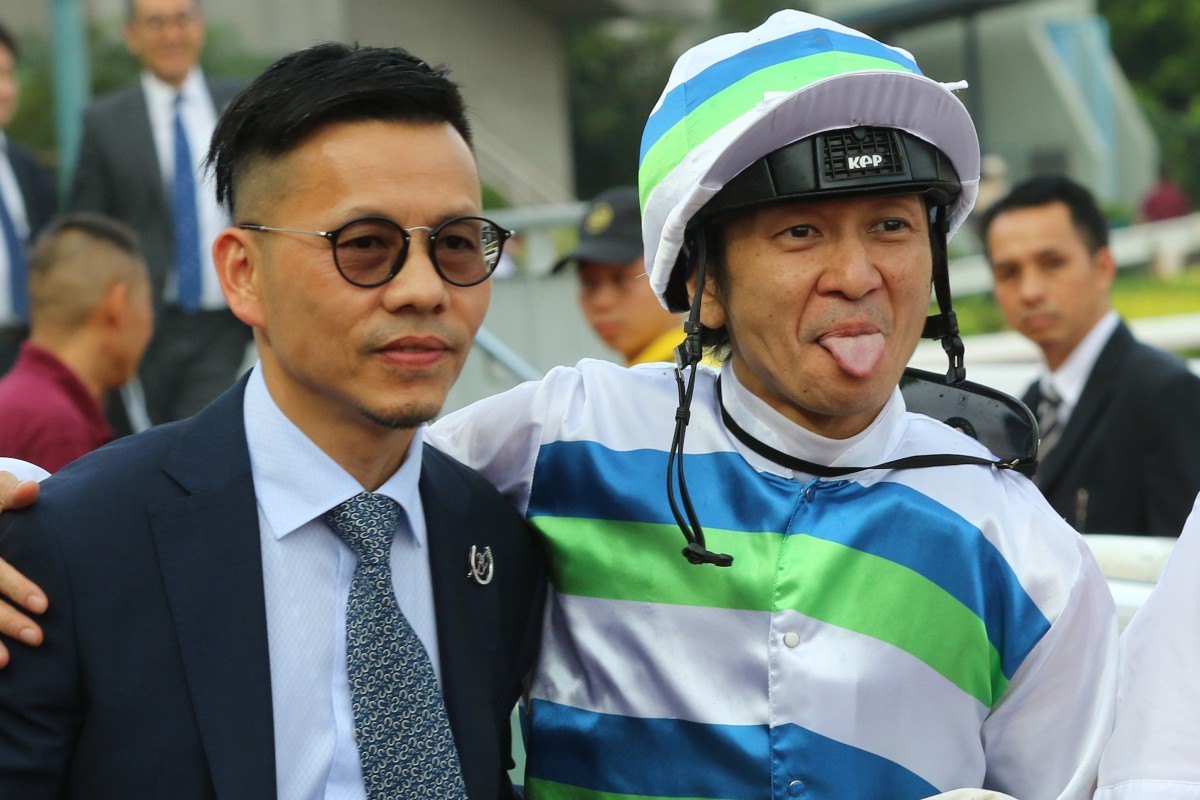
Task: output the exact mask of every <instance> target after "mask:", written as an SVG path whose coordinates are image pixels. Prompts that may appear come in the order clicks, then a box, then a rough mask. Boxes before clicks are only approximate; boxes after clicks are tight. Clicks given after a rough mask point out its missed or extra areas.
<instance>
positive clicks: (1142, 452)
mask: <svg viewBox="0 0 1200 800" xmlns="http://www.w3.org/2000/svg"><path fill="white" fill-rule="evenodd" d="M982 230H983V233H984V237H985V241H986V244H987V254H988V258H989V260H990V261H991V265H992V277H993V280H994V291H995V296H996V302H997V303H998V304H999V305H1000V308H1001V309H1002V310H1003V311H1004V315H1005V317H1007V319H1008V322H1009V324H1011V325H1012V326H1013V327H1014V328H1016V329H1017V330H1018V331H1020V332H1021V333H1022V334H1024V335H1025V336H1026V337H1028V338H1029V339H1030V340H1032V341H1033V342H1034V343H1035V344H1037V346H1038V348H1039V349H1040V350H1041V352H1042V357H1043V359H1044V364H1043V374H1042V376H1041V377H1040V378H1039V379H1038V380H1037V381H1036V382H1035V383H1034V384H1033V385H1032V386H1030V387H1029V390H1028V391H1027V392H1026V394H1025V397H1024V401H1025V403H1026V405H1028V406H1029V407H1030V408H1032V409H1033V410H1034V411H1035V413H1037V415H1038V420H1039V427H1040V428H1041V437H1042V441H1041V448H1040V450H1041V452H1040V454H1039V457H1038V460H1039V462H1040V463H1039V465H1038V469H1037V474H1036V475H1035V477H1034V482H1035V483H1037V485H1038V487H1039V488H1040V489H1041V490H1042V493H1043V494H1044V495H1045V496H1046V498H1047V499H1048V500H1049V501H1050V504H1051V505H1052V506H1054V509H1055V510H1056V511H1058V513H1060V514H1062V515H1063V516H1064V517H1065V518H1066V520H1067V521H1068V522H1070V523H1071V524H1072V525H1074V526H1075V528H1076V529H1077V530H1079V531H1081V532H1096V533H1126V534H1130V533H1132V534H1149V535H1157V536H1178V535H1179V531H1180V530H1181V529H1182V528H1183V522H1184V520H1185V519H1186V518H1187V515H1188V512H1189V511H1190V510H1191V508H1192V503H1193V501H1194V500H1195V498H1196V494H1197V492H1198V491H1200V378H1197V377H1196V376H1195V375H1193V374H1192V373H1191V372H1189V371H1188V367H1187V364H1186V363H1184V362H1183V361H1182V360H1180V359H1179V358H1176V357H1175V356H1173V355H1171V354H1168V353H1164V352H1162V351H1161V350H1156V349H1155V348H1153V347H1150V346H1148V345H1145V344H1142V343H1140V342H1138V341H1136V340H1135V339H1134V338H1133V334H1132V333H1130V331H1129V328H1128V327H1126V325H1125V324H1124V323H1123V322H1122V321H1121V320H1120V318H1119V317H1118V316H1117V314H1116V312H1115V311H1113V310H1112V309H1111V307H1110V305H1109V289H1110V287H1111V286H1112V282H1113V278H1114V276H1115V274H1116V263H1115V261H1114V260H1113V256H1112V252H1111V251H1110V250H1109V247H1108V227H1107V225H1106V222H1105V219H1104V215H1103V214H1102V213H1101V211H1100V209H1099V207H1098V206H1097V205H1096V202H1095V199H1094V198H1093V197H1092V195H1091V193H1090V192H1088V190H1087V189H1085V188H1084V187H1082V186H1080V185H1079V184H1077V183H1075V182H1073V181H1071V180H1069V179H1067V178H1062V177H1040V178H1034V179H1032V180H1029V181H1027V182H1025V183H1023V184H1021V185H1019V186H1017V187H1015V188H1014V189H1013V190H1012V191H1011V192H1010V193H1009V194H1008V196H1006V197H1005V198H1003V199H1002V200H1000V201H999V202H998V203H996V204H995V205H993V206H992V207H991V208H990V209H988V212H987V214H986V215H985V216H984V218H983V224H982Z"/></svg>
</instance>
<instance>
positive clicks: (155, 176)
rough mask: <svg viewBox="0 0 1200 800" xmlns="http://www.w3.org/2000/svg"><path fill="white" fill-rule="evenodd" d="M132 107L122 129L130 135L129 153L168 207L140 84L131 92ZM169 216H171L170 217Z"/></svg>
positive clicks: (161, 202) (160, 202)
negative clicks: (125, 124) (126, 122)
mask: <svg viewBox="0 0 1200 800" xmlns="http://www.w3.org/2000/svg"><path fill="white" fill-rule="evenodd" d="M130 102H131V104H132V107H131V108H130V110H129V114H128V115H127V116H128V125H127V126H126V127H124V128H122V130H121V135H122V136H124V137H128V143H129V149H128V150H127V152H128V153H130V154H131V157H132V158H136V159H137V160H138V161H139V162H140V163H141V165H142V166H141V170H140V172H141V173H142V175H143V176H144V179H145V180H147V181H149V182H150V187H151V190H152V191H153V192H154V196H155V197H157V198H158V203H159V205H160V206H161V207H163V208H166V207H167V205H166V204H167V200H168V198H167V192H166V186H165V184H164V183H163V171H162V165H160V164H159V163H158V148H157V147H156V146H155V144H154V130H153V129H152V128H151V126H150V108H149V106H148V105H147V104H146V92H145V91H144V90H143V89H142V88H141V87H140V86H139V87H138V90H137V91H136V92H132V93H130ZM168 218H169V217H168Z"/></svg>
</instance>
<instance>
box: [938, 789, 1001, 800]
mask: <svg viewBox="0 0 1200 800" xmlns="http://www.w3.org/2000/svg"><path fill="white" fill-rule="evenodd" d="M925 800H1017V799H1016V798H1015V797H1013V796H1012V795H1008V794H1004V793H1002V792H990V791H988V790H987V789H955V790H954V791H952V792H942V793H941V794H935V795H933V796H932V797H927V798H925Z"/></svg>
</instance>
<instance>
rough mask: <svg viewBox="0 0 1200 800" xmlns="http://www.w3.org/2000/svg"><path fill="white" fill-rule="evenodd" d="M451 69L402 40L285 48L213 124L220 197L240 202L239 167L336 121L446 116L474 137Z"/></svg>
mask: <svg viewBox="0 0 1200 800" xmlns="http://www.w3.org/2000/svg"><path fill="white" fill-rule="evenodd" d="M448 74H449V71H448V70H446V69H444V68H443V69H434V68H432V67H430V66H429V65H428V64H426V63H425V62H424V61H422V60H421V59H419V58H417V57H416V56H413V55H412V54H410V53H409V52H408V51H406V50H402V49H400V48H398V47H390V48H384V47H359V46H358V45H354V46H350V45H345V44H337V43H333V42H327V43H324V44H318V45H315V46H313V47H310V48H307V49H305V50H300V51H297V52H295V53H291V54H289V55H286V56H284V57H283V58H281V59H279V60H278V61H276V62H275V63H274V64H272V65H271V66H270V67H268V68H267V69H266V71H265V72H263V73H262V74H261V75H259V76H258V77H257V78H256V79H255V80H254V81H253V82H252V83H251V84H250V85H249V86H247V87H246V88H245V89H244V90H242V92H241V93H240V94H239V95H238V96H237V97H236V98H234V100H233V102H232V103H230V105H229V107H228V108H227V109H226V110H225V113H224V114H222V115H221V119H220V121H219V122H218V123H217V127H216V130H215V131H214V132H213V138H212V146H211V147H210V148H209V151H208V160H207V163H208V165H209V167H210V168H211V169H212V170H213V173H214V177H215V179H216V189H217V202H219V203H224V204H226V205H227V206H228V207H229V209H230V211H231V212H232V210H233V205H234V194H235V192H236V190H237V181H238V177H239V175H240V174H241V173H242V172H243V170H244V169H245V168H246V167H247V165H248V164H249V163H250V162H251V161H252V160H255V159H259V158H264V157H266V158H271V157H278V156H281V155H284V154H285V153H288V152H290V151H291V150H293V149H295V148H296V147H297V146H299V144H300V143H301V142H302V141H303V140H304V139H305V138H307V137H308V136H309V135H311V134H313V133H315V132H316V131H317V130H318V129H320V128H323V127H325V126H327V125H330V124H333V123H337V122H356V121H366V120H382V121H386V122H419V123H433V124H436V123H440V122H446V123H449V124H450V125H452V126H453V127H454V129H455V130H457V131H458V132H459V134H461V135H462V137H463V139H464V140H465V141H466V142H467V144H468V146H469V145H470V144H471V128H470V124H469V123H468V122H467V112H466V104H465V103H464V102H463V99H462V95H461V94H460V93H459V90H458V86H457V84H455V83H454V82H453V81H451V80H450V79H449V78H448V77H447V76H448Z"/></svg>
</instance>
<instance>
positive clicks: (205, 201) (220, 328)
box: [69, 0, 250, 423]
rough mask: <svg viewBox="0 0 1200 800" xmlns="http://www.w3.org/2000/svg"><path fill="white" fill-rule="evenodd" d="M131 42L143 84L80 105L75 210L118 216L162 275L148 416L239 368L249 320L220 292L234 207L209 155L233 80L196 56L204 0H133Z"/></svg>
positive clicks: (207, 389)
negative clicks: (220, 194)
mask: <svg viewBox="0 0 1200 800" xmlns="http://www.w3.org/2000/svg"><path fill="white" fill-rule="evenodd" d="M126 10H127V19H126V23H125V43H126V46H127V47H128V48H129V51H130V52H131V53H133V54H134V55H135V56H137V58H138V59H139V60H140V61H141V64H142V75H141V78H140V80H139V81H138V83H137V85H136V86H131V87H129V88H127V89H122V90H120V91H117V92H114V93H112V94H109V95H106V96H104V97H101V98H99V99H97V100H96V101H95V102H93V103H92V104H91V105H90V106H89V107H88V109H87V111H86V112H85V113H84V118H83V141H82V144H81V145H80V153H79V165H78V168H77V169H76V172H75V178H74V183H73V185H72V188H71V197H70V201H69V204H70V207H71V208H72V209H73V210H81V211H97V212H100V213H103V214H107V215H109V216H111V217H114V218H116V219H119V220H121V221H122V222H124V223H126V224H127V225H129V226H130V227H132V228H133V229H134V230H135V231H137V233H138V235H139V236H140V237H141V240H142V248H143V250H144V252H145V255H146V262H147V264H148V265H149V267H150V277H151V281H152V283H153V287H154V302H155V317H156V324H155V336H154V339H153V340H152V341H151V343H150V347H149V349H148V350H147V352H146V357H145V360H144V361H143V362H142V368H141V373H140V375H141V380H142V385H143V388H144V390H145V396H146V407H147V409H148V411H149V412H150V420H151V421H152V422H155V423H159V422H167V421H169V420H174V419H182V418H183V417H186V416H189V415H191V414H194V413H195V412H196V411H198V410H200V408H202V407H203V406H204V405H205V404H206V403H208V402H209V401H210V400H212V399H213V398H214V397H216V396H217V395H218V394H220V393H221V391H222V390H224V389H226V388H227V387H228V386H229V385H230V384H231V383H232V382H233V380H234V379H235V378H236V376H237V371H238V369H239V367H240V366H241V364H242V362H243V359H244V357H245V351H246V345H247V343H248V341H249V337H250V334H249V330H248V329H247V328H246V326H245V325H243V324H242V323H241V322H240V321H238V319H237V318H236V317H234V315H233V314H232V313H230V311H229V308H228V306H227V305H226V303H225V298H224V297H223V296H222V294H221V289H220V285H219V282H218V280H217V275H216V272H215V271H214V269H213V263H212V255H211V249H212V243H213V240H214V239H215V238H216V236H217V233H218V232H219V231H220V230H221V229H222V228H223V227H225V225H226V224H228V221H229V218H228V216H227V215H226V213H225V212H224V211H223V210H222V209H221V207H220V206H219V205H218V204H217V202H216V200H215V199H214V197H213V192H212V187H211V186H208V185H206V182H205V180H204V179H203V176H204V172H203V170H202V169H201V162H202V160H203V157H204V153H205V151H206V150H207V149H208V143H209V140H210V139H211V138H212V132H213V128H214V127H215V125H216V121H217V118H218V116H219V115H220V112H221V110H222V109H224V108H225V106H226V105H228V103H229V101H230V100H231V99H232V98H233V96H234V94H235V93H236V92H237V89H238V87H239V84H238V83H237V82H233V81H222V80H214V79H210V78H208V77H206V76H205V75H204V73H203V72H202V70H201V69H200V67H199V66H198V61H199V58H200V51H201V48H202V47H203V45H204V17H203V15H202V13H201V9H200V7H199V3H198V0H128V2H127V4H126Z"/></svg>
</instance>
